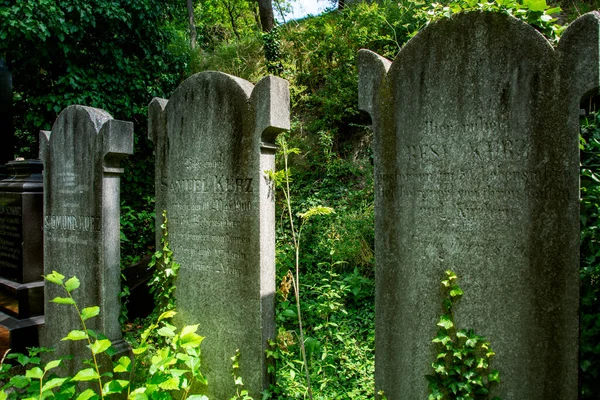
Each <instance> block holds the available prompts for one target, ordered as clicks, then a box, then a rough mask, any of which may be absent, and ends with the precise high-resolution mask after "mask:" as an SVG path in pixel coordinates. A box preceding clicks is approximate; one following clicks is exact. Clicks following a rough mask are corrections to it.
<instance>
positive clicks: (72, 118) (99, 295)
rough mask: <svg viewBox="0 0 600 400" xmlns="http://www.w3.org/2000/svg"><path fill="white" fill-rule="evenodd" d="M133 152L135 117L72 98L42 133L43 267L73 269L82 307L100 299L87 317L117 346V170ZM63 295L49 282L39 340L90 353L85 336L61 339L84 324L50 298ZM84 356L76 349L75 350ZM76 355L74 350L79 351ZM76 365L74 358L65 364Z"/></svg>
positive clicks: (63, 352) (61, 349)
mask: <svg viewBox="0 0 600 400" xmlns="http://www.w3.org/2000/svg"><path fill="white" fill-rule="evenodd" d="M132 153H133V124H132V123H131V122H124V121H117V120H114V119H112V117H111V116H110V115H109V114H108V113H107V112H105V111H103V110H99V109H95V108H89V107H83V106H70V107H67V108H66V109H65V110H63V111H62V112H61V113H60V115H59V116H58V118H57V120H56V122H55V123H54V126H53V127H52V132H51V133H50V132H42V133H41V134H40V158H41V159H42V161H43V163H44V186H45V188H44V273H45V274H49V273H51V272H52V271H54V270H55V271H58V272H60V273H61V274H63V275H65V277H66V278H69V277H71V276H77V278H78V279H79V280H80V282H81V286H80V287H79V289H77V290H76V291H75V292H73V295H74V298H75V300H76V301H77V302H78V306H79V307H80V308H84V307H91V306H99V307H100V316H98V317H94V318H92V319H89V320H88V321H86V324H88V328H90V329H94V330H96V331H97V332H100V333H103V334H104V335H106V336H107V337H108V338H109V339H111V340H112V341H113V345H114V346H115V347H118V348H121V347H122V345H123V342H122V340H121V326H120V324H119V321H118V317H119V313H120V303H119V293H120V288H121V284H120V282H121V281H120V272H121V270H120V236H119V220H120V196H119V193H120V186H119V181H120V175H121V173H122V172H123V170H122V169H121V168H120V167H119V164H120V161H121V159H122V158H123V157H125V156H127V155H129V154H132ZM57 296H61V297H63V296H65V294H64V291H63V290H62V289H61V288H60V287H58V286H57V285H54V284H51V283H47V284H46V290H45V325H44V327H43V328H42V329H41V331H40V344H41V345H42V346H46V347H55V348H57V351H58V354H60V355H66V354H73V355H75V356H83V359H85V358H89V356H90V353H89V349H87V348H86V346H85V343H84V341H77V342H73V341H61V339H62V338H63V337H65V336H66V335H67V334H68V332H69V331H70V330H71V329H81V328H80V326H81V325H80V321H79V318H78V316H77V314H76V312H75V311H74V309H73V308H72V307H71V306H68V305H63V304H55V303H52V302H50V300H52V299H54V298H55V297H57ZM78 358H79V359H81V357H78ZM76 359H77V358H76ZM79 367H81V365H77V364H75V363H71V364H70V365H69V367H68V368H69V369H70V370H73V368H79Z"/></svg>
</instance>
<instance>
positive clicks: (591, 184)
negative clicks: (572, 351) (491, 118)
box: [579, 113, 600, 399]
mask: <svg viewBox="0 0 600 400" xmlns="http://www.w3.org/2000/svg"><path fill="white" fill-rule="evenodd" d="M599 116H600V114H597V113H594V114H591V115H590V116H589V117H588V118H584V119H583V120H582V130H581V136H580V149H581V180H580V182H581V183H580V185H581V257H580V277H581V307H580V319H581V322H580V324H581V338H580V355H579V367H580V376H581V398H582V399H593V398H596V397H597V396H598V393H600V384H599V383H598V382H600V379H599V378H600V301H599V297H600V238H599V235H598V229H599V227H600V219H599V213H598V210H600V175H599V174H600V119H599Z"/></svg>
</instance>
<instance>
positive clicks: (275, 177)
mask: <svg viewBox="0 0 600 400" xmlns="http://www.w3.org/2000/svg"><path fill="white" fill-rule="evenodd" d="M277 144H278V145H279V155H280V157H281V158H282V159H283V163H284V168H283V170H281V171H277V172H274V171H265V173H266V174H267V176H268V177H269V178H270V179H271V180H272V182H273V184H274V185H275V187H276V188H277V189H279V190H280V191H281V193H282V194H283V196H284V197H285V204H286V207H285V210H286V212H287V216H288V222H289V228H290V232H291V239H292V245H293V252H294V257H295V264H294V267H295V275H294V274H292V273H291V271H289V270H288V274H287V275H286V276H288V277H290V279H291V285H292V287H293V288H294V297H295V299H296V315H297V318H298V329H299V334H300V351H301V354H302V362H303V366H304V372H305V375H306V387H307V391H308V397H309V398H310V399H312V398H313V395H312V387H311V384H310V371H309V366H308V359H307V358H306V348H305V342H304V332H303V329H302V313H301V308H300V239H301V238H302V229H303V228H304V225H305V223H306V222H308V220H309V219H311V218H313V217H315V216H317V215H329V214H332V213H334V212H335V211H334V210H333V208H331V207H325V206H314V207H312V208H310V209H308V210H307V211H306V212H303V213H298V214H297V216H298V218H299V219H300V221H297V220H295V219H294V216H293V212H292V192H291V191H290V182H291V181H292V179H291V173H290V169H289V168H288V159H289V156H290V154H298V152H299V150H298V149H297V148H293V147H292V148H290V147H288V145H287V141H286V140H285V136H284V135H280V136H278V137H277Z"/></svg>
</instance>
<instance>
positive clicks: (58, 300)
mask: <svg viewBox="0 0 600 400" xmlns="http://www.w3.org/2000/svg"><path fill="white" fill-rule="evenodd" d="M50 301H51V302H53V303H57V304H75V300H73V299H72V298H70V297H55V298H54V299H52V300H50Z"/></svg>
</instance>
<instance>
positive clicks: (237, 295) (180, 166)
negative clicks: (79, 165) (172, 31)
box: [149, 72, 289, 399]
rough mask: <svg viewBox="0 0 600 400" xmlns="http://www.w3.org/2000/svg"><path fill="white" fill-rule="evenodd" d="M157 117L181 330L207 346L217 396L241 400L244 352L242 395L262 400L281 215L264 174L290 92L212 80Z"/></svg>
mask: <svg viewBox="0 0 600 400" xmlns="http://www.w3.org/2000/svg"><path fill="white" fill-rule="evenodd" d="M149 114H150V115H149V136H150V138H151V139H152V140H153V142H154V143H155V146H156V215H157V216H158V215H160V214H161V213H162V210H163V209H166V210H167V217H168V219H169V226H168V228H169V239H170V244H171V248H172V249H173V252H174V257H175V259H176V261H177V262H179V264H180V265H181V269H180V270H179V276H178V277H177V282H176V287H177V289H176V301H177V305H176V307H177V311H178V313H179V314H178V316H177V322H178V325H180V326H181V325H182V324H184V323H185V324H200V333H201V334H202V335H203V336H205V337H206V340H205V341H204V342H203V343H202V368H203V372H204V374H205V376H206V377H207V379H208V390H207V392H208V393H207V394H208V395H209V397H211V398H213V397H214V398H216V399H226V398H230V397H231V396H232V395H233V394H234V393H235V388H234V385H233V378H232V376H231V366H232V363H231V359H230V358H231V357H232V356H233V355H234V354H235V352H236V349H240V375H241V376H242V377H243V380H244V384H245V386H244V387H245V389H248V390H249V392H250V395H251V396H253V397H255V398H257V397H259V396H260V392H261V391H262V390H263V389H264V388H266V387H267V385H268V380H269V375H268V373H267V360H266V355H265V349H266V348H267V341H268V340H269V339H273V338H274V335H275V321H274V320H275V315H274V295H275V232H274V230H275V209H274V198H273V192H272V187H271V185H270V183H269V181H268V180H267V179H266V176H265V174H264V171H265V170H267V169H274V161H275V146H274V145H273V143H274V140H275V137H276V136H277V135H278V134H279V133H280V132H282V131H283V130H285V129H289V91H288V83H287V81H285V80H282V79H279V78H275V77H267V78H264V79H262V80H261V81H260V82H258V84H257V85H256V86H253V85H252V84H250V83H249V82H247V81H244V80H242V79H239V78H236V77H233V76H229V75H226V74H223V73H219V72H204V73H200V74H196V75H194V76H192V77H190V78H189V79H187V80H186V81H185V82H183V83H182V84H181V86H179V88H178V89H177V90H176V91H175V93H174V94H173V96H172V97H171V99H170V100H169V101H168V102H167V101H166V100H160V99H154V100H153V101H152V103H151V104H150V110H149ZM160 223H161V219H160V218H157V231H160ZM157 241H158V238H157ZM157 243H159V242H157Z"/></svg>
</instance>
